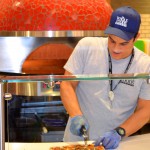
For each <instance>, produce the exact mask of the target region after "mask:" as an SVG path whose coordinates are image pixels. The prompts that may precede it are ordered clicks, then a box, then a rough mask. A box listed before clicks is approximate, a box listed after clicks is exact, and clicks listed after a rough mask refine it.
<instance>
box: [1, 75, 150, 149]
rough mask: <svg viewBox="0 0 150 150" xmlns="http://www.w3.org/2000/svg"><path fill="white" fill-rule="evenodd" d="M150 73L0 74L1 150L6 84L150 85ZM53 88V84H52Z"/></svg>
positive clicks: (3, 143)
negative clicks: (135, 82)
mask: <svg viewBox="0 0 150 150" xmlns="http://www.w3.org/2000/svg"><path fill="white" fill-rule="evenodd" d="M149 78H150V75H149V73H133V74H93V75H91V74H90V75H26V74H17V75H9V74H6V75H4V74H2V75H1V74H0V80H1V84H0V92H1V99H0V111H1V112H0V114H1V117H0V118H1V120H0V149H1V150H4V149H5V132H4V131H5V123H4V122H5V117H4V116H5V112H4V111H5V110H4V99H5V94H6V93H5V90H4V85H5V83H24V82H44V83H52V82H55V81H86V80H87V81H89V80H118V79H146V80H147V81H148V83H149ZM51 85H52V86H53V84H51Z"/></svg>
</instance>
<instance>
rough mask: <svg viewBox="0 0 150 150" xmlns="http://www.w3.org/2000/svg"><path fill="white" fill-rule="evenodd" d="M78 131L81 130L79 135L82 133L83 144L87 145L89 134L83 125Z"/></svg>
mask: <svg viewBox="0 0 150 150" xmlns="http://www.w3.org/2000/svg"><path fill="white" fill-rule="evenodd" d="M80 132H81V135H82V136H83V138H84V143H85V146H87V141H88V139H89V136H88V134H87V130H86V128H85V126H84V125H83V126H82V127H81V129H80Z"/></svg>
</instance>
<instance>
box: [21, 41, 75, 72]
mask: <svg viewBox="0 0 150 150" xmlns="http://www.w3.org/2000/svg"><path fill="white" fill-rule="evenodd" d="M72 51H73V48H72V47H70V46H69V45H67V44H61V43H60V44H58V43H57V44H51V43H47V44H44V45H41V46H39V47H38V48H36V49H35V50H34V51H33V52H32V53H31V54H30V55H29V56H28V57H27V58H26V60H25V61H24V63H23V65H22V72H24V73H26V74H57V75H61V74H64V69H63V66H64V64H65V63H66V61H67V60H68V58H69V56H70V54H71V53H72Z"/></svg>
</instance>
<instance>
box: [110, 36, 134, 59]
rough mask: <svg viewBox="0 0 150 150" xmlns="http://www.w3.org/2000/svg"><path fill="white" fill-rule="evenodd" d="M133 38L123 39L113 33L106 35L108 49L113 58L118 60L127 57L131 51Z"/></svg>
mask: <svg viewBox="0 0 150 150" xmlns="http://www.w3.org/2000/svg"><path fill="white" fill-rule="evenodd" d="M134 42H135V39H133V38H132V39H131V40H129V41H125V40H124V39H121V38H119V37H117V36H115V35H112V34H110V35H109V36H108V49H109V53H110V55H111V57H112V58H113V59H116V60H119V59H123V58H126V57H128V56H129V55H130V54H131V53H132V49H133V46H134Z"/></svg>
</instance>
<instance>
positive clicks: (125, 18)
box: [105, 6, 141, 41]
mask: <svg viewBox="0 0 150 150" xmlns="http://www.w3.org/2000/svg"><path fill="white" fill-rule="evenodd" d="M140 24H141V16H140V14H139V13H138V12H137V11H136V10H135V9H133V8H131V7H130V6H123V7H120V8H118V9H116V10H115V11H113V13H112V15H111V19H110V24H109V26H108V27H107V29H106V30H105V34H113V35H115V36H118V37H120V38H122V39H124V40H126V41H129V40H130V39H132V38H133V37H134V36H135V35H136V34H137V33H138V31H139V28H140Z"/></svg>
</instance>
